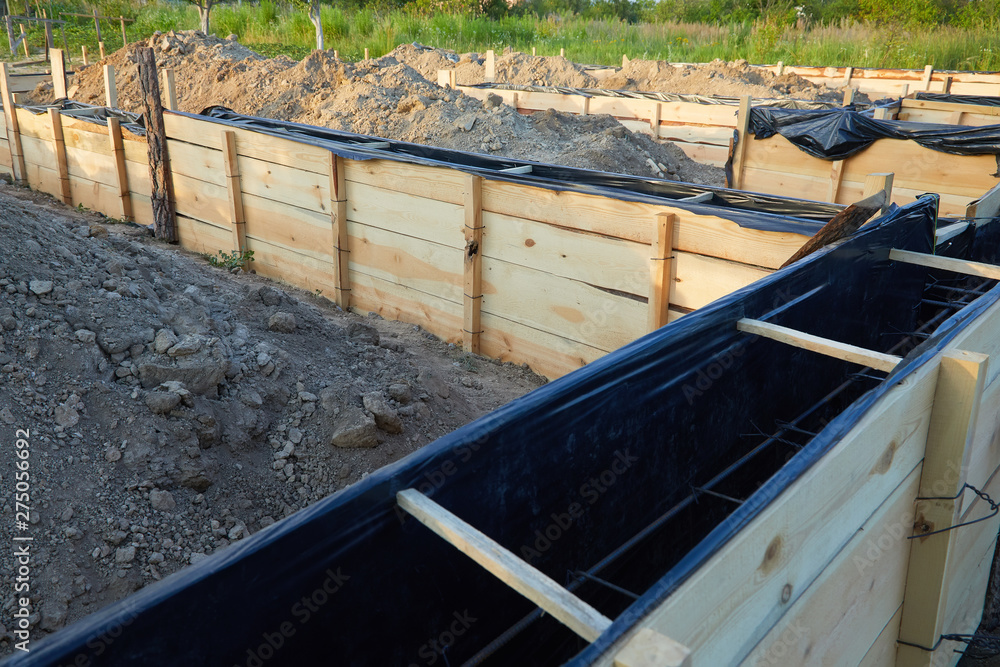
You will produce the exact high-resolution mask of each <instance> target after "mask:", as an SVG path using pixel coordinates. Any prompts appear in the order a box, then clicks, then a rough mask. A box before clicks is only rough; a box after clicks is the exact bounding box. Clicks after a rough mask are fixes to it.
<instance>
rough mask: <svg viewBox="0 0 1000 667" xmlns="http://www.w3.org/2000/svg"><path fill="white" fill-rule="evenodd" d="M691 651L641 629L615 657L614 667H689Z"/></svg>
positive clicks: (645, 629)
mask: <svg viewBox="0 0 1000 667" xmlns="http://www.w3.org/2000/svg"><path fill="white" fill-rule="evenodd" d="M690 665H691V651H690V650H688V648H687V647H686V646H684V645H683V644H679V643H678V642H675V641H674V640H673V639H670V638H669V637H665V636H663V635H661V634H660V633H659V632H655V631H653V630H650V629H649V628H643V629H642V630H640V631H639V632H637V633H636V634H635V636H634V637H632V639H630V640H629V641H628V642H627V643H626V644H625V646H623V647H622V648H621V650H620V651H618V654H617V655H616V656H615V665H614V667H690Z"/></svg>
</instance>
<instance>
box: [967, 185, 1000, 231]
mask: <svg viewBox="0 0 1000 667" xmlns="http://www.w3.org/2000/svg"><path fill="white" fill-rule="evenodd" d="M965 217H967V218H974V219H975V223H976V226H977V227H978V226H979V225H984V224H986V223H987V222H989V221H990V220H991V219H993V218H996V217H1000V183H997V184H996V185H995V186H994V187H993V188H992V189H991V190H990V191H989V192H987V193H986V194H984V195H983V196H982V197H980V198H979V199H976V200H975V201H973V202H970V203H969V206H968V207H967V208H966V209H965Z"/></svg>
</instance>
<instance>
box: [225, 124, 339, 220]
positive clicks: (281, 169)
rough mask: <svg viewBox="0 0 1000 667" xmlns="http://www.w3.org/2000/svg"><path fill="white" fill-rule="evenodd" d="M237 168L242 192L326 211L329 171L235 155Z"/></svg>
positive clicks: (327, 212)
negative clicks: (237, 157) (303, 168)
mask: <svg viewBox="0 0 1000 667" xmlns="http://www.w3.org/2000/svg"><path fill="white" fill-rule="evenodd" d="M234 135H235V133H234ZM327 155H329V153H328V154H327ZM239 170H240V174H241V182H242V187H243V192H244V193H246V194H249V195H256V196H257V197H263V198H265V199H273V200H274V201H278V202H282V203H286V204H291V205H293V206H297V207H298V208H304V209H308V210H310V211H319V212H322V213H324V214H326V215H330V175H329V173H323V174H317V173H315V172H312V171H303V170H300V169H294V168H292V167H286V166H284V165H280V164H275V163H273V162H264V161H262V160H258V159H255V158H248V157H245V156H240V158H239Z"/></svg>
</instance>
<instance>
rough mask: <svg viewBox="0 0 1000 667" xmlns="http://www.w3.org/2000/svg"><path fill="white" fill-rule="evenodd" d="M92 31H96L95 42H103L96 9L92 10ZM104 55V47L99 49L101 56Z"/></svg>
mask: <svg viewBox="0 0 1000 667" xmlns="http://www.w3.org/2000/svg"><path fill="white" fill-rule="evenodd" d="M94 31H95V32H96V33H97V43H98V44H103V42H104V40H103V39H102V38H101V21H100V20H99V19H98V18H97V10H96V9H95V10H94ZM103 57H104V49H101V58H103Z"/></svg>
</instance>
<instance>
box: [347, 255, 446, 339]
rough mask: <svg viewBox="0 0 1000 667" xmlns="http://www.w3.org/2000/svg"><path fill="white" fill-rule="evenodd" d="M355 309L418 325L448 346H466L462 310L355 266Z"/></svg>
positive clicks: (352, 307) (352, 292) (353, 278)
mask: <svg viewBox="0 0 1000 667" xmlns="http://www.w3.org/2000/svg"><path fill="white" fill-rule="evenodd" d="M351 309H352V310H354V311H357V312H360V313H367V312H373V313H378V314H379V315H381V316H382V317H384V318H387V319H393V320H399V321H400V322H407V323H409V324H417V325H419V326H421V327H422V328H423V329H425V330H426V331H429V332H430V333H432V334H434V335H435V336H438V337H439V338H441V339H442V340H444V341H445V342H447V343H456V344H459V343H461V342H462V306H461V304H459V303H453V302H451V301H446V300H444V299H441V298H439V297H436V296H431V295H429V294H425V293H423V292H418V291H417V290H413V289H410V288H409V287H407V286H405V285H399V284H397V283H395V282H389V281H386V280H382V279H380V278H375V277H372V276H369V275H367V274H365V273H362V272H361V271H357V270H355V268H354V266H353V264H352V266H351Z"/></svg>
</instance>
